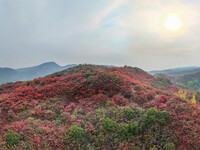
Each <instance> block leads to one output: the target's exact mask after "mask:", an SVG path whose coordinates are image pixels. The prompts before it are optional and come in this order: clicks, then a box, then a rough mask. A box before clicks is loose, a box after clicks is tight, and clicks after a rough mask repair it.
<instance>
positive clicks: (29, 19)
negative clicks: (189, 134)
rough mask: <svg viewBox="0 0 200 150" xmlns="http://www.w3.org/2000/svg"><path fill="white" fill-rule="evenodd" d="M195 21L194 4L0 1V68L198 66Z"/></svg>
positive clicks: (199, 11) (199, 22) (197, 6)
mask: <svg viewBox="0 0 200 150" xmlns="http://www.w3.org/2000/svg"><path fill="white" fill-rule="evenodd" d="M170 14H176V15H177V16H178V18H179V19H180V21H181V27H180V29H178V30H177V31H170V30H168V29H167V28H165V27H164V23H165V21H166V18H167V16H169V15H170ZM199 18H200V1H199V0H176V1H174V0H0V19H1V23H0V67H11V68H21V67H29V66H34V65H39V64H41V63H44V62H49V61H55V62H56V63H58V64H59V65H67V64H81V63H90V64H105V65H116V66H124V65H128V66H136V67H140V68H142V69H144V70H155V69H167V68H175V67H184V66H200V59H199V58H200V19H199Z"/></svg>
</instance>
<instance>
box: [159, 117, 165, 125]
mask: <svg viewBox="0 0 200 150" xmlns="http://www.w3.org/2000/svg"><path fill="white" fill-rule="evenodd" d="M159 124H160V125H161V126H165V125H166V121H165V119H163V118H162V119H160V120H159Z"/></svg>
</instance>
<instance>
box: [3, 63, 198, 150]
mask: <svg viewBox="0 0 200 150" xmlns="http://www.w3.org/2000/svg"><path fill="white" fill-rule="evenodd" d="M0 89H1V90H0V110H1V111H0V116H1V117H0V143H1V148H3V149H8V148H13V149H99V150H102V149H133V150H136V149H137V150H140V149H153V148H154V149H165V150H169V149H170V150H173V149H194V150H198V149H200V147H199V146H200V132H199V131H200V125H199V115H200V110H199V105H198V104H194V103H192V102H191V101H189V100H185V99H183V98H181V97H179V96H176V95H175V94H174V93H175V92H178V91H179V90H180V88H179V87H176V86H174V85H173V84H171V83H170V82H169V80H164V79H162V78H157V77H154V76H152V75H150V74H148V73H147V72H145V71H144V70H142V69H140V68H136V67H113V68H109V67H105V66H99V65H78V66H76V67H73V68H69V69H66V70H63V71H61V72H56V73H54V74H51V75H48V76H46V77H43V78H37V79H34V80H32V81H27V82H16V83H8V84H4V85H2V86H1V87H0ZM188 97H189V98H191V97H192V92H190V91H188ZM13 137H14V138H13ZM13 139H14V140H13Z"/></svg>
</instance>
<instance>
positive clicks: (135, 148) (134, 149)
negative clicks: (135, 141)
mask: <svg viewBox="0 0 200 150" xmlns="http://www.w3.org/2000/svg"><path fill="white" fill-rule="evenodd" d="M131 150H141V148H140V147H139V146H133V147H132V148H131Z"/></svg>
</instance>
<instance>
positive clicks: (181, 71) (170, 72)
mask: <svg viewBox="0 0 200 150" xmlns="http://www.w3.org/2000/svg"><path fill="white" fill-rule="evenodd" d="M196 72H200V67H197V66H191V67H182V68H173V69H166V70H154V71H149V72H148V73H150V74H151V75H156V74H164V75H167V76H170V77H177V76H182V75H187V74H192V73H196Z"/></svg>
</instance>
